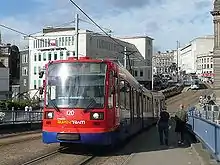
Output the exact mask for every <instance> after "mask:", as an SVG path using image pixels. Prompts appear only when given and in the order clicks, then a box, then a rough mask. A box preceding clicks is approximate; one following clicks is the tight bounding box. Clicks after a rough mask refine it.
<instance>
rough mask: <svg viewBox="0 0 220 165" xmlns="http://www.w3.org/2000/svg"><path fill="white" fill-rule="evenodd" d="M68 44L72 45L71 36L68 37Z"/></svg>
mask: <svg viewBox="0 0 220 165" xmlns="http://www.w3.org/2000/svg"><path fill="white" fill-rule="evenodd" d="M68 40H69V41H68V46H70V45H71V37H68Z"/></svg>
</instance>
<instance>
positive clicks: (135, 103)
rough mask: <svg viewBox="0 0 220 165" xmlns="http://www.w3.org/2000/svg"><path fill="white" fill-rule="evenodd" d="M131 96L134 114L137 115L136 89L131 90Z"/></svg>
mask: <svg viewBox="0 0 220 165" xmlns="http://www.w3.org/2000/svg"><path fill="white" fill-rule="evenodd" d="M133 97H134V116H136V115H137V94H136V90H134V92H133Z"/></svg>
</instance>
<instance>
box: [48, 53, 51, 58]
mask: <svg viewBox="0 0 220 165" xmlns="http://www.w3.org/2000/svg"><path fill="white" fill-rule="evenodd" d="M48 60H51V52H49V53H48Z"/></svg>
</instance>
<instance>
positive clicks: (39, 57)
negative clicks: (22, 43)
mask: <svg viewBox="0 0 220 165" xmlns="http://www.w3.org/2000/svg"><path fill="white" fill-rule="evenodd" d="M38 61H41V54H40V53H39V54H38Z"/></svg>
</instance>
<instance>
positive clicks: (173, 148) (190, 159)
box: [127, 123, 202, 165]
mask: <svg viewBox="0 0 220 165" xmlns="http://www.w3.org/2000/svg"><path fill="white" fill-rule="evenodd" d="M174 126H175V125H174V123H173V124H172V128H171V130H170V136H169V137H170V145H169V146H161V145H160V144H159V136H158V133H157V128H156V127H154V128H152V129H151V130H150V131H149V132H147V133H146V134H147V135H148V136H147V135H142V136H143V137H142V139H139V142H140V141H143V138H144V139H145V140H144V141H145V142H143V143H139V144H140V146H136V147H135V148H137V147H138V148H139V149H138V150H139V151H141V152H134V153H133V154H131V156H130V160H128V162H127V165H146V164H149V165H160V164H161V165H188V164H192V165H201V164H202V162H201V159H200V158H199V157H198V155H197V154H196V153H195V152H194V150H193V149H192V147H191V144H190V143H189V139H188V138H189V136H187V142H186V144H185V145H184V146H178V145H177V136H176V134H175V132H174ZM144 136H145V137H144ZM137 140H138V139H137ZM134 151H135V150H134Z"/></svg>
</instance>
